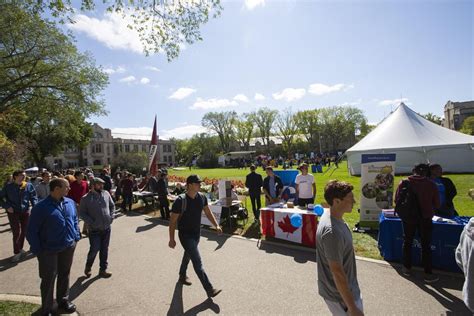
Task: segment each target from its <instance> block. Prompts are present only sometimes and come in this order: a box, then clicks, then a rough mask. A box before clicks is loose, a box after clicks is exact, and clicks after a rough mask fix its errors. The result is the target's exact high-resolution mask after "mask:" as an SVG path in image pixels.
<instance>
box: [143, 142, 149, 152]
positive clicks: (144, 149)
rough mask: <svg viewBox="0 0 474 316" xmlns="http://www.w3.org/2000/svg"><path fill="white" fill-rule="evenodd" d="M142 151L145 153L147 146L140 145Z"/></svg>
mask: <svg viewBox="0 0 474 316" xmlns="http://www.w3.org/2000/svg"><path fill="white" fill-rule="evenodd" d="M142 151H143V152H145V153H146V152H147V151H148V150H147V145H145V144H142Z"/></svg>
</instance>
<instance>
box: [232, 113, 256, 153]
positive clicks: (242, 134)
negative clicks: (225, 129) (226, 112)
mask: <svg viewBox="0 0 474 316" xmlns="http://www.w3.org/2000/svg"><path fill="white" fill-rule="evenodd" d="M252 134H253V123H252V121H251V120H250V118H249V114H245V113H244V114H243V115H242V116H241V117H240V118H239V119H237V121H236V122H235V138H236V139H237V141H238V142H239V143H240V145H241V146H243V147H244V149H245V150H249V148H250V139H251V138H252Z"/></svg>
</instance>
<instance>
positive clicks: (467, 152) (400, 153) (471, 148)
mask: <svg viewBox="0 0 474 316" xmlns="http://www.w3.org/2000/svg"><path fill="white" fill-rule="evenodd" d="M387 153H395V154H397V156H396V164H395V165H396V169H395V172H396V173H411V171H412V169H413V166H414V165H416V164H418V163H438V164H440V165H441V166H442V168H443V171H444V172H454V173H464V172H466V173H469V172H474V136H470V135H466V134H463V133H459V132H456V131H453V130H450V129H447V128H444V127H442V126H439V125H437V124H435V123H432V122H430V121H428V120H426V119H425V118H423V117H422V116H420V115H418V114H417V113H415V112H414V111H413V110H412V109H410V108H409V107H408V106H406V105H405V104H403V103H401V104H400V105H399V106H398V108H397V109H396V110H395V112H393V113H392V114H390V116H388V117H387V118H385V119H384V120H383V121H382V122H381V123H380V124H379V125H378V126H377V127H376V128H375V129H374V130H373V131H371V132H370V133H369V134H368V135H367V136H365V137H364V138H363V139H362V140H360V141H359V142H358V143H357V144H355V145H354V146H352V147H351V148H349V149H348V150H347V151H346V155H347V163H348V167H349V172H350V173H351V174H352V175H360V171H361V168H360V165H361V155H362V154H387Z"/></svg>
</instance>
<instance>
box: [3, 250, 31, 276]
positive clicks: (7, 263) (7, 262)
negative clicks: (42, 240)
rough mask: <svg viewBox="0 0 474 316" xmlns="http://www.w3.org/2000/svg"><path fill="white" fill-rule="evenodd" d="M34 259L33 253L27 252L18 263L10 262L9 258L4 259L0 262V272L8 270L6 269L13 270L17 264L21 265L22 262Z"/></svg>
mask: <svg viewBox="0 0 474 316" xmlns="http://www.w3.org/2000/svg"><path fill="white" fill-rule="evenodd" d="M35 257H36V256H35V255H34V254H33V253H31V252H29V251H27V252H26V254H25V256H24V257H22V258H21V259H20V261H18V262H12V261H11V257H8V258H4V259H2V260H0V272H2V271H5V270H8V269H10V268H13V267H16V266H17V265H18V264H21V263H22V262H23V261H27V260H30V259H33V258H35Z"/></svg>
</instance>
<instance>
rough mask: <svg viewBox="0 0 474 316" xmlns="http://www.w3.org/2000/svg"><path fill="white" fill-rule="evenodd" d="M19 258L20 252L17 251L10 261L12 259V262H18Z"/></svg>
mask: <svg viewBox="0 0 474 316" xmlns="http://www.w3.org/2000/svg"><path fill="white" fill-rule="evenodd" d="M20 259H21V252H19V253H17V254H15V255H13V257H12V259H11V261H12V262H18V261H20Z"/></svg>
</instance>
